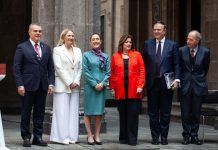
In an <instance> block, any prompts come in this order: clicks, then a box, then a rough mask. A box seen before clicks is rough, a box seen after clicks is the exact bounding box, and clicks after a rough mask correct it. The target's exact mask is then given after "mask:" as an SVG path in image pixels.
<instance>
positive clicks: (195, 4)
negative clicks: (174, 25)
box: [178, 0, 201, 46]
mask: <svg viewBox="0 0 218 150" xmlns="http://www.w3.org/2000/svg"><path fill="white" fill-rule="evenodd" d="M178 8H179V19H178V21H179V23H178V25H179V35H178V36H179V41H178V44H179V46H183V45H185V44H186V36H187V34H188V32H189V31H191V30H198V31H200V32H201V1H199V0H180V1H179V3H178Z"/></svg>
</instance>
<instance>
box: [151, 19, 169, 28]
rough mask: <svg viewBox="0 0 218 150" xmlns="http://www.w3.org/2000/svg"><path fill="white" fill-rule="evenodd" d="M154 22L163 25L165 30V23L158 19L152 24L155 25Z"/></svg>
mask: <svg viewBox="0 0 218 150" xmlns="http://www.w3.org/2000/svg"><path fill="white" fill-rule="evenodd" d="M155 24H161V25H163V26H164V29H165V30H166V29H167V25H166V24H165V23H164V22H163V21H160V20H158V21H156V22H155V23H154V25H155ZM154 25H153V26H154Z"/></svg>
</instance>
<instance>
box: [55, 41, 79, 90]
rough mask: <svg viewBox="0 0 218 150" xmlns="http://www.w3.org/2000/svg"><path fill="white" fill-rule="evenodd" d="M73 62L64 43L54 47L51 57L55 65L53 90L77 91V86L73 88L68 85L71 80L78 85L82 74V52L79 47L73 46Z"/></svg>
mask: <svg viewBox="0 0 218 150" xmlns="http://www.w3.org/2000/svg"><path fill="white" fill-rule="evenodd" d="M73 52H74V62H73V60H72V58H71V56H70V55H69V53H68V52H67V49H66V47H65V46H64V45H62V46H58V47H55V48H54V50H53V59H54V66H55V88H54V90H55V92H66V93H72V92H79V86H78V87H77V88H75V89H73V90H71V89H70V87H69V85H70V84H71V83H72V82H75V83H76V84H78V85H80V79H81V74H82V53H81V50H80V48H78V47H73Z"/></svg>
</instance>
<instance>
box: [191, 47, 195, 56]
mask: <svg viewBox="0 0 218 150" xmlns="http://www.w3.org/2000/svg"><path fill="white" fill-rule="evenodd" d="M190 54H191V57H192V58H194V57H195V50H194V49H191V52H190Z"/></svg>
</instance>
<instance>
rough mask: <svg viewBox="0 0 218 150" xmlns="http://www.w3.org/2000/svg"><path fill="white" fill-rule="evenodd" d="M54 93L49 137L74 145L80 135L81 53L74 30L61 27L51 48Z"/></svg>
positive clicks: (52, 139) (55, 140) (54, 140)
mask: <svg viewBox="0 0 218 150" xmlns="http://www.w3.org/2000/svg"><path fill="white" fill-rule="evenodd" d="M53 58H54V65H55V88H54V90H55V93H54V97H53V117H52V126H51V136H50V140H51V141H53V142H58V143H62V144H66V145H67V144H76V143H77V142H78V138H79V85H80V79H81V74H82V53H81V50H80V49H79V48H78V47H75V39H74V33H73V31H72V30H70V29H64V30H63V31H62V33H61V35H60V41H59V43H58V46H57V47H55V48H54V51H53Z"/></svg>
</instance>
